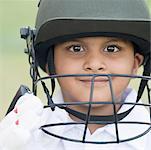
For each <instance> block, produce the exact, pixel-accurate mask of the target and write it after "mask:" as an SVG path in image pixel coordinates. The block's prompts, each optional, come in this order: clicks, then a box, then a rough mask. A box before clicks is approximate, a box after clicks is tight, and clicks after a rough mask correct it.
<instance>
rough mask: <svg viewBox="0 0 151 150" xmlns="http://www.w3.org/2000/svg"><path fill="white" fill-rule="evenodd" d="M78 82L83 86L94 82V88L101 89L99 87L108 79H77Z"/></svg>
mask: <svg viewBox="0 0 151 150" xmlns="http://www.w3.org/2000/svg"><path fill="white" fill-rule="evenodd" d="M79 81H80V82H81V83H82V84H83V85H85V86H90V85H91V84H92V82H94V86H99V87H101V86H104V85H106V84H107V83H108V81H109V79H108V78H95V79H94V80H92V78H82V79H79Z"/></svg>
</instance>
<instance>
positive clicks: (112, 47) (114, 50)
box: [104, 45, 120, 53]
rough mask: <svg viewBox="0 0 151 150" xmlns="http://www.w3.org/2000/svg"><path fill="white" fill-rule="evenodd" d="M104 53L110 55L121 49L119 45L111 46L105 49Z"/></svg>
mask: <svg viewBox="0 0 151 150" xmlns="http://www.w3.org/2000/svg"><path fill="white" fill-rule="evenodd" d="M104 51H105V52H109V53H115V52H118V51H120V48H119V47H118V46H117V45H109V46H107V47H105V49H104Z"/></svg>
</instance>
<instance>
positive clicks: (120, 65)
mask: <svg viewBox="0 0 151 150" xmlns="http://www.w3.org/2000/svg"><path fill="white" fill-rule="evenodd" d="M111 64H112V67H111ZM133 66H134V59H133V58H132V59H129V58H127V59H126V58H125V59H119V60H116V61H110V63H109V64H108V68H110V72H111V73H113V74H132V73H133Z"/></svg>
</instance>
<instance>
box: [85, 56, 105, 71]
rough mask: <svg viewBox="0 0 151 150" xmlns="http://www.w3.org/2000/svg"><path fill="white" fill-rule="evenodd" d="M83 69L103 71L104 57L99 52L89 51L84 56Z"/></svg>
mask: <svg viewBox="0 0 151 150" xmlns="http://www.w3.org/2000/svg"><path fill="white" fill-rule="evenodd" d="M83 68H84V70H85V71H87V72H89V73H101V72H103V71H105V69H106V64H105V58H104V56H103V55H102V54H101V53H90V54H88V56H87V57H86V58H85V62H84V65H83Z"/></svg>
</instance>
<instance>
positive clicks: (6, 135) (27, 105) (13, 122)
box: [0, 93, 43, 150]
mask: <svg viewBox="0 0 151 150" xmlns="http://www.w3.org/2000/svg"><path fill="white" fill-rule="evenodd" d="M42 112H43V104H42V103H41V101H40V99H39V98H37V97H36V96H34V95H33V94H29V93H26V94H25V95H24V96H22V97H21V98H20V99H19V100H18V102H17V104H16V106H15V108H14V110H13V111H12V112H10V113H9V114H8V115H7V116H6V117H5V118H4V119H3V120H2V122H1V123H0V150H23V149H24V147H26V145H27V143H28V144H29V142H30V139H31V137H32V134H31V133H33V132H34V131H35V130H37V129H39V127H40V119H41V115H42Z"/></svg>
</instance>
